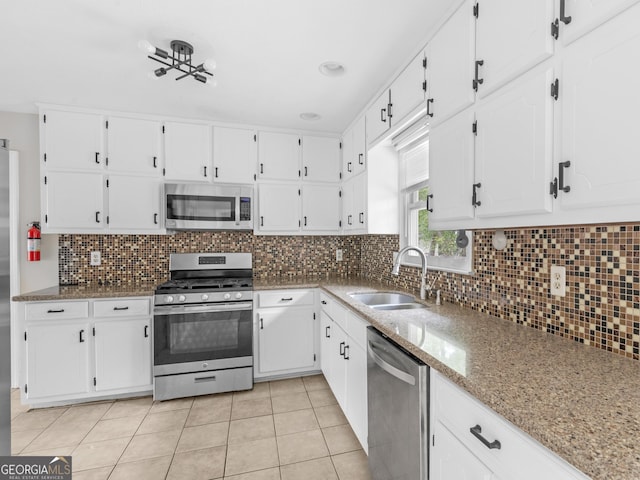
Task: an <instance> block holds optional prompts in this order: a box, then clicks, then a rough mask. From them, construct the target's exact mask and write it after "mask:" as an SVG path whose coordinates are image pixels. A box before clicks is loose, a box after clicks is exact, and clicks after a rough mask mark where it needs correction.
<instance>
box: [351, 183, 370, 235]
mask: <svg viewBox="0 0 640 480" xmlns="http://www.w3.org/2000/svg"><path fill="white" fill-rule="evenodd" d="M368 195H369V193H368V190H367V174H362V175H358V176H357V177H356V178H354V180H353V210H352V212H353V215H354V217H353V223H354V224H355V225H356V226H357V227H356V228H357V230H365V231H366V230H367V210H368V208H369V202H368Z"/></svg>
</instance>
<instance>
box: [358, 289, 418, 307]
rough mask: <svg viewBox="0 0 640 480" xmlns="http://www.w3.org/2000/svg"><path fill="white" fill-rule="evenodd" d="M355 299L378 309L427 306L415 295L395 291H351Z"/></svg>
mask: <svg viewBox="0 0 640 480" xmlns="http://www.w3.org/2000/svg"><path fill="white" fill-rule="evenodd" d="M349 296H350V297H351V298H353V299H354V300H356V301H358V302H360V303H363V304H365V305H367V306H369V307H371V308H375V309H376V310H409V309H414V308H427V307H426V305H423V304H422V303H418V302H416V299H415V297H413V296H411V295H405V294H404V293H395V292H369V293H350V294H349Z"/></svg>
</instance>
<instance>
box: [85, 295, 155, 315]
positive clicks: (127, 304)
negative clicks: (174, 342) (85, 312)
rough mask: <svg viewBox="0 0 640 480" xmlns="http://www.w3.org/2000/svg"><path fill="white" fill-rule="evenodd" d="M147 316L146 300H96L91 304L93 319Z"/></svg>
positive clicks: (147, 301) (147, 305) (147, 306)
mask: <svg viewBox="0 0 640 480" xmlns="http://www.w3.org/2000/svg"><path fill="white" fill-rule="evenodd" d="M142 315H149V300H148V299H146V298H136V299H124V298H123V299H115V300H96V301H95V302H93V316H94V317H131V316H142Z"/></svg>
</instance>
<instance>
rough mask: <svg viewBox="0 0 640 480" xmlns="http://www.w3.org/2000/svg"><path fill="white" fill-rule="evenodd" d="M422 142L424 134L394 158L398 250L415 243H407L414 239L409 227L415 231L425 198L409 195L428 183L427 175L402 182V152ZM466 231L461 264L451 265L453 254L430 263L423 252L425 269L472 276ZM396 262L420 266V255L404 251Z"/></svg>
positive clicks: (470, 235)
mask: <svg viewBox="0 0 640 480" xmlns="http://www.w3.org/2000/svg"><path fill="white" fill-rule="evenodd" d="M423 142H428V136H425V137H423V138H422V139H421V140H420V141H418V142H412V144H411V145H410V146H408V147H407V148H404V149H401V150H400V151H399V152H398V161H399V163H400V165H399V167H400V173H401V175H399V182H401V184H400V188H399V190H398V191H399V195H400V199H399V200H400V201H399V202H398V203H399V205H400V223H401V225H400V248H401V249H402V248H404V247H406V246H407V245H417V241H416V242H412V243H409V239H412V238H413V237H416V238H417V231H413V230H414V229H416V230H417V225H418V219H417V216H418V212H419V211H420V210H423V209H426V208H427V202H426V200H415V199H412V198H411V196H412V195H415V194H416V192H418V191H419V190H421V189H423V188H425V187H426V188H428V187H429V184H430V179H429V178H427V179H426V180H422V181H419V182H416V183H414V184H411V185H403V184H402V182H403V179H404V178H405V173H406V162H405V158H406V155H407V154H408V153H411V151H412V150H414V149H416V148H420V147H421V145H422V144H423ZM466 234H467V236H468V237H469V244H468V246H467V248H466V256H465V257H464V258H465V259H466V261H465V262H464V265H454V264H453V257H449V258H451V259H452V261H451V262H450V263H449V262H447V261H446V260H444V258H445V257H435V258H438V261H437V263H438V264H434V263H433V261H430V260H431V259H434V257H432V256H429V255H427V266H428V268H429V270H436V271H443V272H451V273H457V274H462V275H473V273H474V272H473V232H471V231H466ZM394 259H395V255H394ZM400 264H401V265H405V266H413V267H420V266H421V262H420V257H419V256H418V254H417V253H415V252H412V251H409V252H407V254H405V255H404V257H403V258H402V261H401V262H400Z"/></svg>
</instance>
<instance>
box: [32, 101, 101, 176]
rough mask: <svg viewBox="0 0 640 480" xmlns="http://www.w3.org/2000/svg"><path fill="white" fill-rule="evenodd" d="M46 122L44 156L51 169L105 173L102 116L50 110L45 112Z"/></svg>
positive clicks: (44, 125)
mask: <svg viewBox="0 0 640 480" xmlns="http://www.w3.org/2000/svg"><path fill="white" fill-rule="evenodd" d="M45 117H46V120H44V119H45ZM42 120H43V122H44V123H43V124H42V125H41V126H42V128H43V138H42V141H43V148H42V152H43V154H44V155H46V162H45V166H46V167H47V168H73V169H80V170H102V168H103V164H104V155H103V153H104V143H103V138H104V123H103V122H104V118H103V117H102V115H96V114H93V113H77V112H61V111H57V110H48V111H45V112H44V116H43V118H42Z"/></svg>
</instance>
